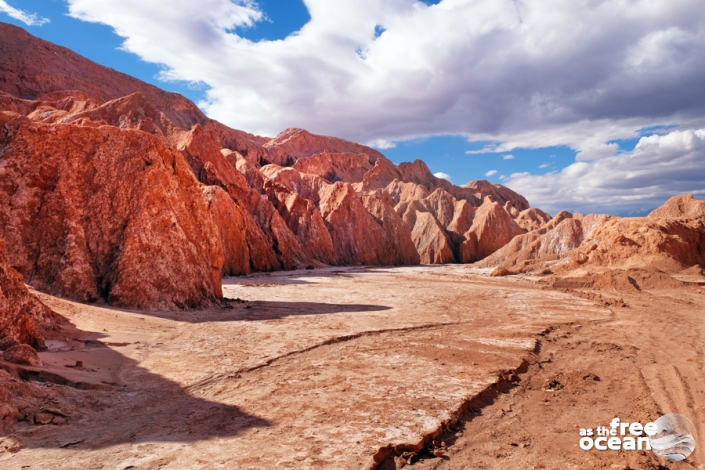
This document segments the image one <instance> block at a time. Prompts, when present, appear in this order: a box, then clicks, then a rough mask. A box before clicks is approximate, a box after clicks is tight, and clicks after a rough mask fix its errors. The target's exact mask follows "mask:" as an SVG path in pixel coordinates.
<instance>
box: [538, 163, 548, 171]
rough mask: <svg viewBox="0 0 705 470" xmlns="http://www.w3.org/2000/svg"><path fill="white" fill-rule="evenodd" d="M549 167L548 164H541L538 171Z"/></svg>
mask: <svg viewBox="0 0 705 470" xmlns="http://www.w3.org/2000/svg"><path fill="white" fill-rule="evenodd" d="M549 166H550V165H549V164H548V163H542V164H541V165H539V169H540V170H543V169H544V168H548V167H549Z"/></svg>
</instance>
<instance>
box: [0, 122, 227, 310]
mask: <svg viewBox="0 0 705 470" xmlns="http://www.w3.org/2000/svg"><path fill="white" fill-rule="evenodd" d="M0 219H1V220H2V221H3V223H2V225H1V226H0V236H2V237H4V238H5V240H6V242H7V244H8V247H9V250H8V256H9V261H10V263H11V264H12V265H13V266H15V267H16V268H17V270H18V271H19V272H20V273H21V274H22V275H23V276H24V277H25V279H27V281H28V282H29V284H31V285H32V286H34V287H36V288H38V289H40V290H44V291H47V292H50V293H54V294H58V295H62V296H67V297H71V298H74V299H79V300H83V301H94V300H97V299H99V298H103V299H106V300H108V301H109V302H111V303H114V304H117V305H125V306H132V307H140V308H176V307H180V308H186V307H197V306H200V305H203V304H204V303H208V302H212V301H217V300H218V298H219V296H220V295H221V291H220V289H221V287H220V286H221V282H220V271H221V268H222V266H223V249H222V245H221V243H220V240H219V237H218V233H217V230H216V227H215V226H214V224H213V222H212V220H211V216H210V214H209V211H208V204H207V200H206V196H205V195H204V194H203V192H202V191H201V189H200V187H199V185H198V182H197V181H196V179H195V178H194V177H193V174H192V173H191V170H190V168H189V166H188V165H187V164H186V162H185V160H184V159H183V157H182V156H181V154H179V153H178V152H176V151H174V150H172V149H170V148H169V147H168V146H166V145H165V143H164V142H163V141H162V140H160V139H158V138H156V137H154V136H152V135H150V134H147V133H145V132H140V131H133V130H121V129H117V128H114V127H110V126H102V127H99V128H92V127H79V126H75V125H63V124H58V125H45V124H36V123H32V122H30V121H29V120H28V119H24V118H19V119H11V120H7V122H6V123H5V126H4V129H3V131H2V134H1V135H0Z"/></svg>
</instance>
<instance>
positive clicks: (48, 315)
mask: <svg viewBox="0 0 705 470" xmlns="http://www.w3.org/2000/svg"><path fill="white" fill-rule="evenodd" d="M704 267H705V202H704V201H702V200H698V199H696V198H695V197H693V195H691V194H680V195H674V196H673V197H671V198H670V199H668V200H666V201H663V204H662V205H661V206H660V207H658V208H657V209H655V210H653V211H652V212H651V213H650V214H648V216H645V217H634V218H622V217H616V216H612V215H604V214H586V215H584V214H580V213H578V212H575V213H570V212H567V211H561V212H559V213H557V214H555V215H554V216H552V215H550V214H548V213H546V212H544V211H542V210H540V209H538V208H534V207H531V206H530V205H529V202H528V201H527V200H526V199H525V198H524V197H523V196H521V195H520V194H517V193H516V192H514V191H512V190H511V189H509V188H507V187H505V186H502V185H499V184H491V183H489V182H488V181H470V182H468V183H467V184H465V185H463V186H457V185H454V184H452V183H450V182H449V181H446V180H444V179H440V178H438V177H436V176H434V175H433V174H432V173H431V172H430V170H429V169H428V167H427V166H426V165H425V164H424V163H423V162H422V161H421V160H416V161H414V162H412V163H400V164H399V165H395V164H394V163H392V162H391V161H390V160H388V159H387V158H386V157H385V156H384V155H382V154H381V153H380V152H378V151H377V150H374V149H372V148H369V147H366V146H363V145H360V144H357V143H354V142H350V141H347V140H343V139H339V138H336V137H331V136H321V135H315V134H312V133H309V132H307V131H305V130H302V129H286V130H284V131H282V132H281V133H280V134H279V135H277V136H275V137H265V136H255V135H252V134H248V133H246V132H243V131H240V130H236V129H231V128H229V127H227V126H225V125H223V124H221V123H219V122H217V121H214V120H212V119H210V118H208V117H206V116H205V115H204V114H203V113H202V112H201V111H200V110H199V109H198V107H196V105H195V104H193V103H192V102H190V101H188V100H187V99H186V98H184V97H182V96H180V95H177V94H173V93H167V92H164V91H162V90H160V89H158V88H155V87H153V86H151V85H148V84H146V83H143V82H140V81H138V80H136V79H134V78H132V77H129V76H126V75H123V74H120V73H118V72H116V71H114V70H112V69H108V68H105V67H102V66H100V65H98V64H95V63H93V62H90V61H88V60H87V59H85V58H83V57H81V56H78V55H77V54H75V53H73V52H72V51H70V50H68V49H64V48H62V47H59V46H56V45H53V44H51V43H48V42H45V41H42V40H40V39H38V38H35V37H33V36H31V35H30V34H28V33H27V32H26V31H24V30H22V29H20V28H17V27H14V26H10V25H6V24H3V23H0V468H3V469H4V468H8V469H22V468H38V469H99V468H106V469H119V470H127V469H131V468H134V469H159V468H164V469H167V468H171V469H184V468H188V469H199V468H200V469H215V468H227V469H230V468H238V469H239V468H242V469H270V468H296V469H299V468H300V469H370V470H372V469H378V468H379V469H400V468H404V467H408V466H416V467H417V468H420V469H446V468H448V469H475V468H491V469H505V468H511V469H515V468H516V469H533V468H537V469H538V468H546V469H566V468H588V469H589V468H616V469H634V470H636V469H654V470H657V469H668V468H673V469H698V470H705V453H704V452H703V450H702V446H701V447H698V448H697V449H696V451H695V453H694V454H693V455H691V456H689V457H688V459H687V460H686V461H684V462H680V463H669V462H668V461H667V460H665V459H662V458H660V457H658V456H656V455H655V454H654V453H652V452H646V451H634V452H630V451H624V450H621V451H614V450H611V451H598V450H591V451H584V450H582V449H581V448H580V447H579V441H580V430H581V429H583V428H591V429H592V428H597V427H598V426H606V425H608V424H609V423H610V421H611V420H612V419H613V418H615V417H618V418H620V419H622V420H623V421H625V422H626V421H629V422H640V423H643V424H645V423H647V422H649V421H653V420H655V419H657V418H658V417H660V416H661V415H663V414H665V413H680V414H683V415H685V416H687V417H689V419H690V420H691V421H692V422H693V423H694V425H695V428H696V431H697V434H698V436H703V435H705V421H704V418H705V379H704V377H705V368H704V366H705V359H703V349H702V346H701V345H702V344H703V336H704V335H705V317H704V316H703V314H704V313H705V274H703V268H704ZM703 445H705V444H703Z"/></svg>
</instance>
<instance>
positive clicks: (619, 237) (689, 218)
mask: <svg viewBox="0 0 705 470" xmlns="http://www.w3.org/2000/svg"><path fill="white" fill-rule="evenodd" d="M701 203H702V201H698V200H695V199H693V198H692V197H690V196H687V195H686V196H679V197H676V198H672V199H670V200H669V201H667V202H666V203H665V204H664V205H663V206H661V207H660V208H658V209H656V210H655V211H654V212H652V214H651V215H649V217H643V218H619V217H613V216H607V215H587V216H579V215H577V214H576V216H575V217H573V216H571V215H570V214H568V213H559V214H557V215H556V217H555V218H554V219H553V220H552V221H550V222H549V223H547V224H545V225H544V227H542V228H540V229H537V230H533V231H531V232H529V233H526V234H524V235H520V236H518V237H516V238H514V239H513V240H512V241H511V242H509V243H508V244H507V245H505V246H504V247H503V248H501V249H500V250H499V251H497V252H496V253H494V254H493V255H492V256H490V257H488V258H486V259H485V260H483V261H482V262H481V263H479V266H482V267H501V268H503V269H505V270H507V271H508V272H513V273H517V272H539V271H541V270H543V269H545V268H546V267H550V268H551V269H552V270H555V271H557V272H568V271H571V270H574V269H577V268H580V267H581V266H591V267H593V268H597V269H602V268H604V269H636V268H639V269H645V268H649V269H658V270H662V271H666V272H679V271H681V270H683V269H684V268H691V267H692V266H702V265H703V264H705V217H703V216H702V215H701V212H700V210H699V208H700V207H702V205H701Z"/></svg>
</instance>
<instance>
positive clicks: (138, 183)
mask: <svg viewBox="0 0 705 470" xmlns="http://www.w3.org/2000/svg"><path fill="white" fill-rule="evenodd" d="M0 125H1V126H2V127H1V128H0V181H1V182H2V183H0V218H2V220H3V224H2V226H0V237H3V238H4V239H5V240H6V242H7V244H8V258H9V262H10V264H11V265H12V266H13V267H14V268H16V269H17V271H19V273H20V274H21V275H22V276H24V278H25V279H26V280H27V282H28V283H29V284H31V285H32V286H34V287H36V288H38V289H41V290H43V291H46V292H50V293H54V294H58V295H62V296H65V297H68V298H74V299H78V300H82V301H94V300H97V299H104V300H107V301H108V302H110V303H113V304H117V305H122V306H128V307H138V308H195V307H200V306H203V305H206V304H209V303H213V302H217V301H218V299H219V297H220V296H221V292H220V286H221V276H222V275H237V274H247V273H250V272H253V271H270V270H277V269H293V268H302V267H308V266H313V267H316V266H323V265H349V264H353V265H356V264H364V265H412V264H418V263H419V262H423V263H448V262H472V261H476V260H478V259H482V258H484V257H485V256H487V255H489V254H491V253H492V252H494V251H495V250H497V249H498V248H500V247H501V246H503V245H504V244H506V243H507V242H508V241H509V240H511V239H512V237H514V236H516V235H520V234H523V233H525V232H526V231H527V230H528V229H531V228H535V227H537V226H539V225H541V224H544V223H545V222H547V221H548V220H549V219H550V217H549V216H548V215H547V214H545V213H543V212H541V211H539V210H536V209H531V208H529V204H528V202H527V201H526V200H525V199H524V198H523V197H521V196H520V195H518V194H516V193H514V192H513V191H511V190H509V189H507V188H505V187H502V186H499V185H492V184H490V183H488V182H486V181H475V182H471V183H469V184H467V185H466V186H464V187H458V186H454V185H452V184H450V183H449V182H447V181H445V180H442V179H438V178H436V177H435V176H433V175H432V174H431V172H430V171H429V169H428V168H427V167H426V165H425V164H424V163H423V162H421V161H415V162H413V163H403V164H401V165H399V166H396V165H394V164H393V163H392V162H390V161H389V160H388V159H387V158H385V157H384V156H383V155H382V154H381V153H379V152H377V151H376V150H373V149H371V148H368V147H365V146H362V145H359V144H355V143H353V142H349V141H346V140H343V139H338V138H335V137H327V136H318V135H314V134H311V133H309V132H306V131H304V130H301V129H287V130H285V131H284V132H282V133H281V134H280V135H279V136H276V137H274V138H267V137H259V136H254V135H251V134H248V133H246V132H242V131H238V130H234V129H230V128H228V127H226V126H224V125H222V124H220V123H219V122H217V121H214V120H211V119H208V118H207V117H206V116H204V115H203V113H201V111H200V110H199V109H198V108H197V107H196V106H195V105H194V104H193V103H191V102H190V101H188V100H187V99H185V98H184V97H182V96H180V95H177V94H173V93H167V92H164V91H162V90H159V89H158V88H156V87H153V86H151V85H148V84H145V83H143V82H140V81H139V80H136V79H134V78H132V77H129V76H126V75H123V74H121V73H118V72H116V71H114V70H112V69H108V68H105V67H102V66H100V65H97V64H95V63H93V62H90V61H88V60H87V59H85V58H82V57H80V56H79V55H77V54H75V53H73V52H71V51H69V50H67V49H65V48H62V47H59V46H56V45H53V44H50V43H47V42H45V41H42V40H40V39H37V38H35V37H33V36H31V35H30V34H28V33H27V32H25V31H24V30H22V29H20V28H17V27H14V26H10V25H6V24H0Z"/></svg>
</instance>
